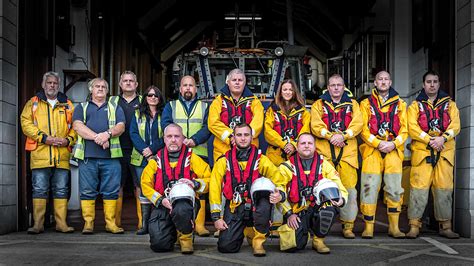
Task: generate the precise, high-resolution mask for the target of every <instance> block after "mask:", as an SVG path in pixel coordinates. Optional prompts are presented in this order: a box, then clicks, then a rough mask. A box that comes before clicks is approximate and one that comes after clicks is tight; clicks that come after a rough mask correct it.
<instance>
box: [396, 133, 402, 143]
mask: <svg viewBox="0 0 474 266" xmlns="http://www.w3.org/2000/svg"><path fill="white" fill-rule="evenodd" d="M396 139H397V140H398V142H400V144H402V143H403V137H402V136H400V135H398V136H397V137H396Z"/></svg>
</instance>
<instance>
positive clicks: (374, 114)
mask: <svg viewBox="0 0 474 266" xmlns="http://www.w3.org/2000/svg"><path fill="white" fill-rule="evenodd" d="M398 102H399V100H396V101H393V102H392V103H390V108H389V110H388V112H385V113H384V112H382V110H380V108H379V105H378V100H377V99H376V98H375V96H374V95H371V96H370V97H369V103H370V106H371V109H372V110H371V115H370V119H369V129H370V133H371V134H372V135H375V136H377V135H378V136H381V137H384V136H385V132H386V131H388V132H389V136H388V140H392V139H394V138H396V137H397V136H398V132H399V131H400V117H398V115H397V111H398Z"/></svg>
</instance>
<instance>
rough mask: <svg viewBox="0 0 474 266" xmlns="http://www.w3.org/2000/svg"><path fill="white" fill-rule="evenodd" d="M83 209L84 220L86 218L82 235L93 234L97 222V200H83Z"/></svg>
mask: <svg viewBox="0 0 474 266" xmlns="http://www.w3.org/2000/svg"><path fill="white" fill-rule="evenodd" d="M81 209H82V218H84V228H83V229H82V234H84V235H90V234H93V233H94V220H95V200H81Z"/></svg>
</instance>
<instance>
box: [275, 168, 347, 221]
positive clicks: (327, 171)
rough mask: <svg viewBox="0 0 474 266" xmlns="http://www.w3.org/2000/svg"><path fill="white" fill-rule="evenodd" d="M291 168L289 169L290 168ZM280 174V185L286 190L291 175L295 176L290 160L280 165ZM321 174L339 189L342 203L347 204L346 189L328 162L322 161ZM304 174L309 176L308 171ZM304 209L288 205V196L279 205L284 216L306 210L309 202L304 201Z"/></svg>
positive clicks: (292, 204) (294, 204)
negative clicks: (342, 199)
mask: <svg viewBox="0 0 474 266" xmlns="http://www.w3.org/2000/svg"><path fill="white" fill-rule="evenodd" d="M290 167H291V168H290ZM279 169H280V173H281V176H282V181H281V182H282V184H284V187H285V188H287V187H288V185H289V184H290V182H291V179H292V178H293V174H295V175H296V171H295V166H294V165H293V164H292V163H291V161H290V160H288V161H286V162H284V163H282V164H281V165H280V167H279ZM321 172H322V175H323V178H327V179H329V180H331V181H333V182H335V183H336V184H337V186H338V187H339V192H340V193H341V196H342V198H344V202H347V197H348V195H349V194H348V192H347V189H346V188H345V187H344V185H342V182H341V178H340V177H339V173H338V172H337V171H336V169H335V168H334V167H333V166H332V165H331V163H330V162H328V161H327V160H326V159H324V160H323V164H322V165H321ZM304 173H305V174H307V175H308V174H309V173H310V170H308V171H304ZM287 195H288V190H287ZM306 203H307V204H306V207H305V208H301V207H300V206H298V203H290V202H289V201H288V196H287V197H286V200H285V201H284V202H283V203H281V204H280V206H281V208H282V213H283V214H286V213H287V212H288V211H290V210H291V211H293V213H298V212H300V211H302V210H306V209H308V207H309V206H310V203H311V202H310V201H309V200H308V201H306Z"/></svg>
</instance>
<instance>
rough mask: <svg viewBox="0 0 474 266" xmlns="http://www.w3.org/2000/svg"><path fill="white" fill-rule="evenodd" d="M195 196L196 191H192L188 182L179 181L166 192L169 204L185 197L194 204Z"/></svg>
mask: <svg viewBox="0 0 474 266" xmlns="http://www.w3.org/2000/svg"><path fill="white" fill-rule="evenodd" d="M195 197H196V193H195V192H194V189H192V188H191V187H190V186H189V185H188V184H186V183H182V182H179V181H178V182H177V183H176V184H174V185H173V187H172V188H171V190H170V193H169V194H168V198H169V200H170V202H171V204H173V202H175V201H176V200H179V199H187V200H190V201H191V202H192V204H193V206H194V199H195Z"/></svg>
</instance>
